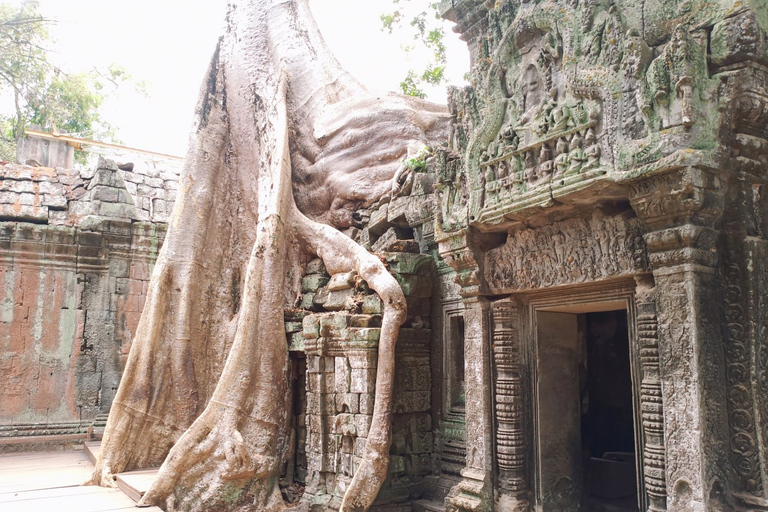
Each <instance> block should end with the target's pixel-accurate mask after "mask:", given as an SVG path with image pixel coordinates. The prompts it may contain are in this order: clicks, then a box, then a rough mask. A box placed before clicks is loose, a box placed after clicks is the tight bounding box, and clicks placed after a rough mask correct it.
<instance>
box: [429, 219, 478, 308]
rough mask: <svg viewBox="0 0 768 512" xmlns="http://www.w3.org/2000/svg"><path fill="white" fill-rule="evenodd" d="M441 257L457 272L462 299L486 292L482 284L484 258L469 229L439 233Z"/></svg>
mask: <svg viewBox="0 0 768 512" xmlns="http://www.w3.org/2000/svg"><path fill="white" fill-rule="evenodd" d="M437 242H438V246H439V250H440V257H441V258H443V259H444V260H445V262H446V263H447V264H448V265H449V266H450V267H451V268H452V269H453V270H455V271H456V278H455V279H456V284H458V285H459V286H460V287H461V295H462V297H465V298H466V297H476V296H478V295H481V294H482V293H483V292H484V291H485V284H484V283H483V282H482V277H481V276H482V261H483V260H482V258H481V256H480V254H479V252H478V249H477V247H476V245H475V244H474V243H473V240H472V233H471V231H470V229H469V228H466V229H462V230H460V231H457V232H455V233H444V232H439V233H437Z"/></svg>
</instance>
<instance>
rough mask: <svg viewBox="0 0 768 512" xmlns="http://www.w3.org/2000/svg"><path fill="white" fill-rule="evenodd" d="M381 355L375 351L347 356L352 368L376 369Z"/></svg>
mask: <svg viewBox="0 0 768 512" xmlns="http://www.w3.org/2000/svg"><path fill="white" fill-rule="evenodd" d="M378 357H379V355H378V354H377V353H376V352H375V351H372V350H371V351H366V352H355V353H351V354H348V355H347V360H348V361H349V366H350V367H351V368H358V369H360V368H367V369H370V368H376V361H378Z"/></svg>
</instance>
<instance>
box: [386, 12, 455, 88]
mask: <svg viewBox="0 0 768 512" xmlns="http://www.w3.org/2000/svg"><path fill="white" fill-rule="evenodd" d="M420 2H421V3H424V2H423V0H418V1H416V2H413V3H412V0H392V4H393V7H394V10H393V11H392V12H389V13H384V14H382V15H381V16H380V19H381V25H382V30H384V31H386V32H388V33H389V34H393V33H394V32H395V31H401V30H410V31H412V33H413V39H414V41H415V43H414V44H413V45H407V46H404V47H403V50H404V51H405V52H406V53H411V52H413V50H414V49H415V48H416V46H417V45H419V46H421V47H423V48H426V49H427V50H428V51H429V52H430V54H431V58H430V61H429V62H428V63H427V65H426V66H425V68H424V69H423V70H421V71H416V70H414V69H411V70H409V71H408V74H407V75H406V77H405V78H404V79H403V81H402V82H400V89H401V90H402V92H403V93H404V94H408V95H409V96H417V97H419V98H424V97H426V94H425V93H424V90H423V89H422V87H423V86H424V85H425V84H428V85H440V84H442V83H444V82H445V81H446V78H445V64H446V61H447V59H446V48H445V42H444V39H445V31H444V30H443V25H442V20H441V19H440V14H439V10H438V7H439V4H440V2H435V1H430V2H428V3H426V6H425V7H424V9H419V7H420V5H421V4H420ZM406 21H407V27H406V26H405V25H404V23H405V22H406Z"/></svg>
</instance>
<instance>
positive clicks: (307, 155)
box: [94, 0, 447, 511]
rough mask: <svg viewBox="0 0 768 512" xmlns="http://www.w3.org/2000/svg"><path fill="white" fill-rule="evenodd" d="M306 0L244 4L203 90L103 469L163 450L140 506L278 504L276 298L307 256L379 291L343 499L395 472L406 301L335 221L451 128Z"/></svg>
mask: <svg viewBox="0 0 768 512" xmlns="http://www.w3.org/2000/svg"><path fill="white" fill-rule="evenodd" d="M307 1H308V0H242V1H239V2H235V3H232V4H231V5H230V6H229V9H228V13H227V17H226V27H225V32H224V35H223V36H222V38H221V39H220V41H219V44H218V47H217V49H216V51H215V53H214V56H213V59H212V62H211V65H210V69H209V72H208V75H207V78H206V80H205V81H204V83H203V86H202V88H201V90H200V100H199V103H198V106H197V117H196V119H197V121H196V126H195V128H194V131H193V133H192V135H191V139H190V146H189V151H188V153H187V156H186V159H185V161H184V168H183V172H182V177H181V189H180V192H179V198H178V201H177V202H176V207H175V210H174V213H173V216H172V220H171V222H170V226H169V231H168V235H167V237H166V241H165V243H164V245H163V248H162V251H161V253H160V256H159V258H158V261H157V264H156V266H155V269H154V273H153V275H152V281H151V285H150V290H149V293H148V298H147V301H146V304H145V307H144V311H143V314H142V317H141V320H140V322H139V326H138V329H137V333H136V337H135V339H134V343H133V345H132V349H131V353H130V356H129V360H128V363H127V366H126V369H125V372H124V375H123V379H122V382H121V384H120V388H119V390H118V392H117V396H116V397H115V400H114V402H113V405H112V410H111V413H110V417H109V421H108V423H107V428H106V432H105V435H104V439H103V441H102V449H101V456H100V459H99V461H98V463H97V467H96V472H95V474H94V481H95V482H96V483H100V484H102V485H114V481H113V475H114V474H115V473H119V472H122V471H126V470H130V469H136V468H141V467H151V466H157V465H160V464H161V463H162V466H161V468H160V473H159V475H158V478H157V479H156V480H155V482H154V484H153V485H152V487H151V489H150V490H149V491H148V492H147V494H146V495H145V496H144V498H143V500H142V503H144V504H159V505H161V506H162V507H164V508H166V509H167V510H259V511H270V510H281V509H282V508H283V507H284V504H283V501H282V498H281V494H280V492H279V489H278V487H277V482H278V478H279V476H280V473H281V467H282V466H284V464H285V459H286V457H287V454H288V451H289V450H288V443H289V438H290V435H289V419H290V414H291V412H290V411H291V407H290V403H291V396H290V389H291V387H290V385H289V371H288V370H289V358H288V352H287V345H286V340H285V334H284V327H283V311H284V308H286V307H290V306H292V305H293V303H294V301H295V297H296V296H297V294H298V291H299V282H300V278H301V272H302V270H301V269H302V267H303V264H304V263H305V262H306V261H308V260H309V259H310V258H311V257H313V256H315V255H317V256H319V257H320V258H322V259H323V261H324V262H325V264H326V266H327V268H328V270H329V271H330V272H331V273H337V272H343V271H350V270H356V271H357V272H358V273H359V274H360V276H361V277H362V278H363V279H365V280H366V281H367V282H368V284H369V285H370V287H371V288H372V289H373V290H375V291H376V292H378V293H379V295H380V296H381V298H382V299H383V302H384V310H383V320H382V328H381V338H380V343H379V358H378V368H377V377H376V378H377V380H376V394H375V409H374V414H373V423H372V426H371V430H370V434H369V436H368V441H367V443H366V446H365V455H364V457H363V463H362V464H361V465H360V467H359V468H358V469H357V471H356V473H355V476H354V478H353V481H352V483H351V484H350V486H349V487H348V489H347V492H346V496H345V498H344V502H343V505H342V510H346V511H361V510H366V509H367V508H368V507H369V506H370V504H371V503H372V502H373V500H374V499H375V497H376V494H377V493H378V489H379V488H380V486H381V484H382V482H383V480H384V479H385V477H386V471H387V464H388V459H389V448H390V441H391V439H390V438H391V431H390V429H391V426H390V423H391V418H390V411H391V407H392V388H393V383H392V380H393V375H394V346H395V343H396V340H397V332H398V329H399V326H400V325H401V323H402V321H403V320H404V318H405V300H404V298H403V294H402V291H401V290H400V287H399V285H398V284H397V282H396V281H395V279H394V278H393V277H392V276H391V275H390V274H389V273H388V272H387V270H386V268H385V267H384V265H383V264H382V262H381V260H380V259H379V258H378V257H376V256H375V255H373V254H370V253H369V252H368V251H366V250H365V249H363V248H362V247H361V246H359V245H357V244H356V243H355V242H353V241H352V240H351V239H350V238H348V237H346V236H345V235H343V234H342V233H341V232H340V231H339V230H338V229H336V228H341V227H346V226H348V225H349V224H350V222H351V215H352V213H353V212H354V211H355V209H357V208H358V207H360V206H363V205H366V204H370V203H371V202H373V201H375V200H377V199H378V198H380V197H381V196H382V195H384V194H386V193H388V192H389V191H390V190H391V189H392V185H393V179H394V177H395V175H396V173H397V171H398V169H399V168H400V167H401V165H402V161H403V158H404V157H405V156H406V151H407V148H408V147H409V146H413V145H414V144H417V145H425V144H428V143H429V142H430V141H433V140H441V139H444V138H445V137H446V133H445V132H446V127H447V114H446V112H445V110H444V108H443V107H439V106H436V105H432V104H429V103H426V102H424V101H422V100H419V99H416V98H410V97H404V96H400V95H393V94H370V93H368V92H366V91H365V89H364V88H363V87H362V86H361V85H360V84H359V83H358V82H357V81H356V80H355V79H354V78H352V77H351V76H350V75H348V74H347V73H346V72H344V71H343V70H342V69H341V67H340V66H339V64H338V62H337V61H336V60H335V58H334V57H333V56H332V55H331V54H330V52H329V51H328V49H327V48H326V46H325V44H324V43H323V40H322V38H321V36H320V33H319V31H318V29H317V27H316V25H315V22H314V20H313V19H312V16H311V14H310V11H309V7H308V5H307Z"/></svg>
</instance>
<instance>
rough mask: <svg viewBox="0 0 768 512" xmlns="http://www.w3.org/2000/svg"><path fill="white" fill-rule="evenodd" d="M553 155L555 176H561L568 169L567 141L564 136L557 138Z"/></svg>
mask: <svg viewBox="0 0 768 512" xmlns="http://www.w3.org/2000/svg"><path fill="white" fill-rule="evenodd" d="M555 151H557V157H555V176H562V175H563V174H565V172H566V171H567V170H568V142H567V141H566V140H565V139H564V138H562V137H561V138H559V139H558V140H557V146H556V147H555Z"/></svg>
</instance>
